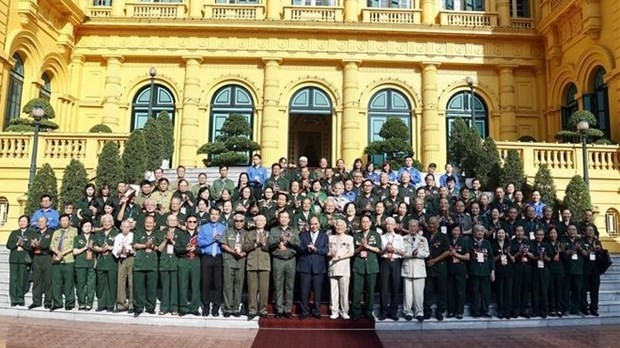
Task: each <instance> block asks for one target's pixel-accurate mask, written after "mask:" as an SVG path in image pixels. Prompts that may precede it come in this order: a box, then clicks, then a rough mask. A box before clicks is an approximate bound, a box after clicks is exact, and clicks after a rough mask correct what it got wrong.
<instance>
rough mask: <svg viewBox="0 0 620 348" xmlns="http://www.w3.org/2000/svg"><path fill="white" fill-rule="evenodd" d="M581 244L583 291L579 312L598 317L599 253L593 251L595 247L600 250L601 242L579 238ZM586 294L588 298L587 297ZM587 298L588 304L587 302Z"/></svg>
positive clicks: (595, 239)
mask: <svg viewBox="0 0 620 348" xmlns="http://www.w3.org/2000/svg"><path fill="white" fill-rule="evenodd" d="M581 241H582V242H583V250H582V251H581V255H582V256H583V290H582V295H581V312H582V313H587V314H591V315H596V316H598V305H599V301H598V298H599V288H600V286H601V273H600V271H599V268H598V262H597V261H598V260H599V259H600V257H601V251H600V249H599V251H595V249H594V248H595V246H599V247H601V248H602V245H601V242H600V241H599V240H598V238H596V237H592V238H588V237H583V238H581ZM588 293H589V294H590V296H588ZM588 298H589V299H590V302H588Z"/></svg>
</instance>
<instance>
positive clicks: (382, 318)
mask: <svg viewBox="0 0 620 348" xmlns="http://www.w3.org/2000/svg"><path fill="white" fill-rule="evenodd" d="M377 319H379V320H380V321H384V320H385V315H383V314H379V317H377Z"/></svg>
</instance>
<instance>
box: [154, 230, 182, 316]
mask: <svg viewBox="0 0 620 348" xmlns="http://www.w3.org/2000/svg"><path fill="white" fill-rule="evenodd" d="M182 231H183V230H181V229H179V228H177V229H175V231H174V238H178V235H179V233H181V232H182ZM167 232H168V229H165V230H162V231H159V232H158V233H159V235H160V236H159V241H160V244H161V243H163V241H164V240H166V233H167ZM173 240H174V243H172V242H170V241H167V242H166V244H165V245H164V248H163V250H161V251H160V254H159V277H160V279H161V281H160V283H161V302H160V303H159V313H162V312H164V313H173V314H174V313H178V312H179V259H178V258H177V256H176V254H175V253H174V244H176V239H173ZM185 290H186V291H187V289H185Z"/></svg>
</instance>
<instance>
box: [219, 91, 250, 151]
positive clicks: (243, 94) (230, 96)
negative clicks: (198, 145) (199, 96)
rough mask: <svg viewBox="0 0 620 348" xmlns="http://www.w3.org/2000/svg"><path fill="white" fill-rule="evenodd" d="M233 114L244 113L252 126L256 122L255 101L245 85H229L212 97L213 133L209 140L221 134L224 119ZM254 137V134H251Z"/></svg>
mask: <svg viewBox="0 0 620 348" xmlns="http://www.w3.org/2000/svg"><path fill="white" fill-rule="evenodd" d="M232 114H239V115H243V116H244V117H245V118H246V120H247V121H248V123H249V124H250V128H252V125H253V122H254V102H253V101H252V96H251V95H250V93H249V92H248V91H247V90H246V89H245V88H243V87H241V86H237V85H227V86H224V87H222V88H220V89H218V90H217V91H216V92H215V94H214V95H213V98H212V99H211V127H210V130H211V133H210V134H209V141H213V139H215V137H216V136H218V135H219V134H220V129H222V126H223V125H224V121H226V119H227V118H228V116H230V115H232ZM250 138H252V136H250Z"/></svg>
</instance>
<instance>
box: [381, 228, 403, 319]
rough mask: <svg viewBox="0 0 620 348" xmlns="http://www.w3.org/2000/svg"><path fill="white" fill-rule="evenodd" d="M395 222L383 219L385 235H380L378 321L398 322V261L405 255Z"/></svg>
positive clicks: (401, 238)
mask: <svg viewBox="0 0 620 348" xmlns="http://www.w3.org/2000/svg"><path fill="white" fill-rule="evenodd" d="M395 227H396V220H394V218H392V217H389V218H387V219H385V233H384V234H383V235H381V245H382V246H383V249H382V250H381V253H380V256H381V314H380V315H379V320H385V318H386V317H387V318H390V319H392V320H394V321H396V320H398V315H397V313H398V302H397V299H398V292H399V290H400V282H401V280H400V261H401V258H402V257H403V255H404V254H405V244H404V242H403V237H402V236H401V235H399V234H397V233H396V232H394V228H395Z"/></svg>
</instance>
